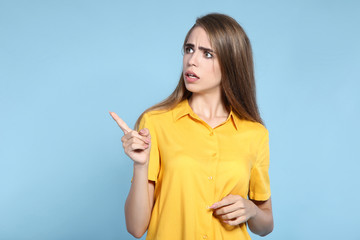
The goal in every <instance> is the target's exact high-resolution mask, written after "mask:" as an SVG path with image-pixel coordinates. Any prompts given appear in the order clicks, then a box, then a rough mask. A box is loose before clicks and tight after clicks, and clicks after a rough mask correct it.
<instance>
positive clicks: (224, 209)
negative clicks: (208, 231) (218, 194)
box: [214, 203, 242, 216]
mask: <svg viewBox="0 0 360 240" xmlns="http://www.w3.org/2000/svg"><path fill="white" fill-rule="evenodd" d="M239 209H242V208H241V205H240V204H237V203H234V204H231V205H227V206H225V207H221V208H217V209H215V211H214V215H215V216H220V215H224V214H228V213H231V212H234V211H236V210H239Z"/></svg>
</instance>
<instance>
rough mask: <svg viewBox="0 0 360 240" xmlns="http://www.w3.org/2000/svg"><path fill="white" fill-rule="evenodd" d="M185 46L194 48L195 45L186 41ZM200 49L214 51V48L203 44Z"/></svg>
mask: <svg viewBox="0 0 360 240" xmlns="http://www.w3.org/2000/svg"><path fill="white" fill-rule="evenodd" d="M185 47H191V48H194V47H195V45H194V44H192V43H186V44H185ZM199 49H200V50H202V51H206V52H214V50H212V49H210V48H206V47H201V46H199Z"/></svg>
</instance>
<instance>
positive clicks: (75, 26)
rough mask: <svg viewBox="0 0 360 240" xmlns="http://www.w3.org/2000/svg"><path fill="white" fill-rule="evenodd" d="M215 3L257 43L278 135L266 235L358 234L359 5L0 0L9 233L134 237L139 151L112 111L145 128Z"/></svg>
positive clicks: (263, 103)
mask: <svg viewBox="0 0 360 240" xmlns="http://www.w3.org/2000/svg"><path fill="white" fill-rule="evenodd" d="M210 12H220V13H225V14H228V15H230V16H232V17H234V18H235V19H236V20H237V21H238V22H239V23H240V24H241V25H242V26H243V27H244V29H245V31H246V32H247V34H248V36H249V38H250V40H251V42H252V46H253V52H254V61H255V74H256V81H257V97H258V103H259V107H260V111H261V114H262V116H263V118H264V120H265V123H266V126H267V128H268V129H269V132H270V151H271V166H270V179H271V188H272V200H273V212H274V220H275V229H274V231H273V233H271V234H270V235H269V236H268V237H267V238H266V239H276V240H279V239H360V235H359V234H358V223H359V221H358V216H359V214H360V211H359V204H358V203H357V200H358V199H359V197H360V194H359V189H360V180H359V175H360V174H359V170H360V164H359V160H360V158H359V147H360V141H359V136H360V128H359V120H360V97H359V96H360V94H359V91H360V88H359V87H360V85H359V82H360V81H359V80H360V78H359V77H360V74H359V68H360V44H359V43H360V27H359V23H360V2H359V1H355V0H354V1H310V0H306V1H251V2H248V1H227V0H223V1H205V0H204V1H197V2H196V1H188V0H186V1H177V2H170V1H156V2H155V1H142V2H141V1H85V0H83V1H16V0H15V1H10V0H7V1H6V0H1V2H0V239H1V240H18V239H19V240H23V239H24V240H25V239H37V240H42V239H45V240H57V239H59V240H63V239H89V240H93V239H94V240H96V239H105V240H106V239H133V238H132V236H131V235H130V234H128V233H127V231H126V226H125V217H124V203H125V199H126V196H127V193H128V190H129V187H130V180H131V177H132V161H131V160H130V159H129V158H128V157H127V156H126V155H125V154H124V152H123V149H122V145H121V141H120V139H121V137H122V132H121V130H120V129H119V127H118V126H117V125H116V123H115V122H114V121H113V120H112V119H111V117H110V116H109V114H108V111H114V112H116V113H117V114H118V115H120V116H121V117H122V118H123V119H124V120H125V121H126V122H127V123H128V124H129V125H130V126H133V125H134V123H135V121H136V119H137V117H138V116H139V115H140V114H141V113H142V111H144V110H145V109H146V108H147V107H149V106H151V105H153V104H155V103H157V102H159V101H160V100H162V99H164V98H165V97H167V96H168V95H169V94H170V93H171V92H172V91H173V89H174V88H175V86H176V84H177V82H178V79H179V76H180V73H181V68H182V53H181V48H182V43H183V40H184V37H185V35H186V33H187V31H188V30H189V28H190V27H191V26H192V25H193V23H194V22H195V19H196V17H198V16H201V15H204V14H207V13H210ZM252 237H253V239H260V237H257V236H254V235H252ZM144 238H145V237H143V239H144Z"/></svg>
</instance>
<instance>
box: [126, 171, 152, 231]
mask: <svg viewBox="0 0 360 240" xmlns="http://www.w3.org/2000/svg"><path fill="white" fill-rule="evenodd" d="M147 172H148V166H137V165H136V164H134V175H133V182H132V184H131V188H130V191H129V195H128V197H127V199H126V203H125V219H126V228H127V230H128V232H129V233H130V234H131V235H133V236H134V237H136V238H140V237H141V236H142V235H144V233H145V232H146V230H147V228H148V225H149V222H150V217H151V211H152V208H153V204H154V189H155V183H154V182H153V181H148V173H147Z"/></svg>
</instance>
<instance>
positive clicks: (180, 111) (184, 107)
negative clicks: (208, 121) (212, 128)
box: [173, 99, 240, 130]
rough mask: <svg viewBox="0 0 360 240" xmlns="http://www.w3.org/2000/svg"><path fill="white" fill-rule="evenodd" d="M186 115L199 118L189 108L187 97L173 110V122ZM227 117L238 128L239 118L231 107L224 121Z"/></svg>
mask: <svg viewBox="0 0 360 240" xmlns="http://www.w3.org/2000/svg"><path fill="white" fill-rule="evenodd" d="M186 115H190V116H191V117H193V118H196V119H199V117H198V116H197V115H196V114H195V113H194V112H193V110H192V109H191V107H190V105H189V102H188V99H185V100H183V101H181V102H180V103H179V104H178V105H177V106H176V107H175V108H174V110H173V117H174V121H175V122H176V121H177V120H179V119H180V118H182V117H184V116H186ZM229 118H230V121H231V122H232V123H233V125H234V127H235V129H236V130H238V126H239V124H240V123H239V122H240V119H239V118H238V117H237V116H236V114H235V113H234V112H233V110H232V108H231V110H230V114H229V117H228V118H227V119H226V121H225V122H227V121H228V120H229Z"/></svg>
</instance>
